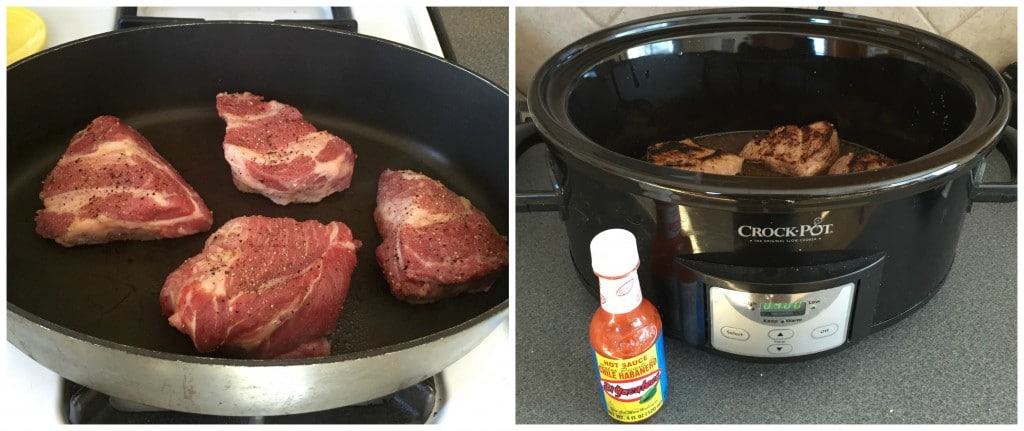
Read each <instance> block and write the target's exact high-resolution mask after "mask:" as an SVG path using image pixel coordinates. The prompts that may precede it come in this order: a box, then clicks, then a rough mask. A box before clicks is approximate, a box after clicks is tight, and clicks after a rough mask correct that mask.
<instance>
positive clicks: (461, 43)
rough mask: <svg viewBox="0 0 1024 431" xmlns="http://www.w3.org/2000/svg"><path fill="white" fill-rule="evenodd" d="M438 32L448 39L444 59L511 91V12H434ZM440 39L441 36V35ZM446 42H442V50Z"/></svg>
mask: <svg viewBox="0 0 1024 431" xmlns="http://www.w3.org/2000/svg"><path fill="white" fill-rule="evenodd" d="M431 9H432V10H431V15H432V16H431V18H432V19H433V20H434V27H435V28H438V27H440V28H442V29H443V31H444V33H445V35H447V38H448V48H446V52H445V55H446V56H448V55H449V54H450V57H449V60H453V61H455V62H456V63H458V64H459V65H461V66H462V67H465V68H467V69H469V70H472V71H474V72H476V73H479V74H480V75H481V76H483V77H485V78H487V79H490V80H491V81H493V82H494V83H495V84H498V85H499V86H501V87H502V88H505V89H506V90H507V89H508V9H507V8H503V7H446V8H431ZM438 36H439V39H440V36H441V35H440V33H439V35H438ZM443 45H444V42H442V46H443Z"/></svg>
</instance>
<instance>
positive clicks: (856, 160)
mask: <svg viewBox="0 0 1024 431" xmlns="http://www.w3.org/2000/svg"><path fill="white" fill-rule="evenodd" d="M891 166H896V161H895V160H893V159H890V158H888V157H885V156H883V155H880V154H873V153H861V154H853V153H846V155H845V156H842V157H840V158H839V159H837V160H836V162H835V163H833V164H832V167H831V168H829V170H828V174H829V175H838V174H852V173H854V172H865V171H875V170H878V169H882V168H888V167H891Z"/></svg>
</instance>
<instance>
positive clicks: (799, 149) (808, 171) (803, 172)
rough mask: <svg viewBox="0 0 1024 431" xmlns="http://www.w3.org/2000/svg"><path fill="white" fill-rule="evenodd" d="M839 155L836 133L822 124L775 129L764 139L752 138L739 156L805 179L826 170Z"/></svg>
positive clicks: (825, 124) (837, 134) (824, 123)
mask: <svg viewBox="0 0 1024 431" xmlns="http://www.w3.org/2000/svg"><path fill="white" fill-rule="evenodd" d="M838 155H839V133H836V130H835V128H833V127H832V124H829V123H827V122H825V121H818V122H815V123H811V124H809V125H807V126H804V127H797V126H793V125H789V126H781V127H776V128H774V129H772V130H771V132H769V133H768V136H765V137H760V138H754V139H753V140H751V141H750V142H748V143H747V145H746V146H744V147H743V150H742V151H740V156H741V157H743V158H745V159H748V160H757V161H759V162H761V163H764V165H765V166H767V167H768V169H771V170H772V171H775V172H778V173H780V174H784V175H792V176H798V177H807V176H812V175H818V174H820V173H823V172H825V171H826V170H828V168H829V166H832V162H834V161H835V160H836V157H837V156H838Z"/></svg>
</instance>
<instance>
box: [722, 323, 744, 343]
mask: <svg viewBox="0 0 1024 431" xmlns="http://www.w3.org/2000/svg"><path fill="white" fill-rule="evenodd" d="M722 335H723V336H724V337H725V338H732V339H733V340H740V341H747V339H748V338H750V333H749V332H747V331H744V330H742V329H740V328H733V327H731V326H723V327H722Z"/></svg>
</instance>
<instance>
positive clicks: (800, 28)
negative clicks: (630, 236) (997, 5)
mask: <svg viewBox="0 0 1024 431" xmlns="http://www.w3.org/2000/svg"><path fill="white" fill-rule="evenodd" d="M529 109H530V111H531V114H532V116H533V119H534V123H533V124H528V125H526V126H524V127H522V128H521V129H520V130H518V131H517V132H518V133H517V135H518V136H517V139H518V140H519V145H518V148H517V153H519V154H522V152H523V151H524V150H525V148H527V147H529V146H530V145H532V144H535V143H538V142H541V141H544V142H546V143H547V147H548V149H549V150H550V154H551V158H552V161H553V163H552V168H553V171H554V177H555V179H556V184H555V187H554V190H550V191H533V192H522V193H519V194H518V196H517V207H518V209H519V210H520V211H534V210H559V211H560V212H561V215H562V218H563V220H564V223H565V226H566V229H567V231H568V236H569V240H570V244H571V249H570V252H571V255H572V258H573V262H574V264H575V266H576V270H577V272H578V273H579V275H580V276H581V277H582V279H583V280H584V281H585V283H586V284H587V285H588V286H589V287H590V288H591V289H592V290H596V288H597V281H596V279H595V277H594V275H593V274H592V273H591V270H590V256H589V250H588V244H589V241H590V239H591V238H592V237H593V236H594V235H596V234H597V233H598V232H600V231H602V230H605V229H609V228H625V229H629V230H630V231H632V232H633V233H634V234H635V235H636V237H637V240H638V243H639V244H638V245H639V248H640V252H641V256H646V258H644V259H642V261H643V263H642V265H641V268H640V275H641V279H642V282H643V286H644V292H645V294H646V295H647V296H649V297H650V299H651V300H652V301H653V302H654V303H655V304H656V305H657V306H658V308H659V310H660V311H661V313H662V317H663V320H664V322H665V330H666V333H667V334H668V335H669V336H672V337H676V338H680V339H683V340H685V341H686V342H687V343H689V344H692V345H694V346H699V347H702V348H707V349H710V350H713V351H715V352H719V353H722V354H724V355H727V356H732V357H736V358H743V359H752V360H766V361H786V360H796V359H807V358H812V357H816V356H820V355H823V354H826V353H830V352H834V351H836V350H837V349H839V348H843V347H845V346H848V345H850V344H851V343H853V342H856V341H857V340H859V339H861V338H863V337H865V336H866V335H867V334H869V333H871V332H872V331H876V330H878V329H880V328H883V327H885V326H887V325H889V324H891V323H894V322H896V321H898V320H900V319H902V318H904V317H905V316H907V315H908V314H909V313H911V312H912V311H914V310H916V309H918V308H919V307H921V306H922V305H923V304H925V303H926V302H927V301H928V300H929V299H930V298H931V297H932V296H933V295H934V294H935V292H936V291H937V290H938V289H939V287H940V286H941V285H942V284H943V281H944V279H945V277H946V275H947V273H948V272H949V269H950V266H951V265H952V262H953V258H954V255H955V254H956V247H957V241H958V238H959V234H960V229H961V226H962V224H963V220H964V217H965V214H966V213H967V212H969V211H970V209H971V205H972V204H973V203H975V202H995V201H999V202H1006V201H1013V200H1016V183H1015V181H1014V182H1012V183H998V184H993V183H983V182H982V181H981V178H982V177H981V173H982V171H983V169H984V157H985V156H986V155H987V154H988V153H989V152H990V151H991V150H992V149H993V148H995V147H996V146H997V144H998V145H1000V146H1003V147H1005V149H1006V151H1005V153H1006V154H1007V155H1013V154H1016V149H1015V147H1016V138H1015V136H1016V134H1015V132H1014V131H1013V129H1010V128H1007V127H1006V124H1007V120H1008V118H1009V115H1010V110H1011V100H1010V91H1009V89H1008V88H1007V85H1006V83H1005V82H1004V81H1003V80H1002V79H1001V78H1000V77H999V75H998V74H997V73H996V71H994V70H993V69H992V68H991V67H990V66H989V65H987V64H986V63H985V62H984V61H983V60H982V59H980V58H979V57H978V56H977V55H975V54H973V53H972V52H970V51H968V50H966V49H965V48H963V47H962V46H959V45H957V44H955V43H953V42H951V41H949V40H946V39H944V38H941V37H939V36H936V35H933V34H930V33H927V32H924V31H921V30H918V29H915V28H911V27H908V26H904V25H900V24H895V23H891V22H887V21H882V20H878V19H872V18H866V17H860V16H855V15H848V14H840V13H832V12H824V11H816V10H798V9H718V10H708V11H700V12H691V13H679V14H671V15H661V16H656V17H653V18H648V19H644V20H641V21H633V22H629V23H625V24H622V25H619V26H616V27H613V28H609V29H606V30H603V31H601V32H598V33H595V34H593V35H590V36H588V37H585V38H583V39H581V40H579V41H577V42H575V43H573V44H572V45H570V46H568V47H566V48H565V49H563V50H562V51H560V52H558V53H557V54H556V55H555V56H554V57H552V58H551V59H550V60H549V61H548V62H547V63H545V64H544V65H543V66H542V67H541V69H540V71H539V72H538V73H537V75H536V78H535V79H534V82H533V85H532V87H531V88H530V90H529ZM818 120H826V121H829V122H831V123H832V124H834V125H835V127H836V129H837V130H838V132H839V134H840V137H841V138H842V139H844V140H847V141H850V142H853V143H856V144H858V145H860V146H863V147H867V148H869V149H871V150H874V151H877V152H880V153H882V154H885V155H887V156H889V157H892V158H895V159H897V160H899V161H900V162H901V163H900V164H899V165H897V166H895V167H892V168H888V169H882V170H877V171H871V172H862V173H854V174H846V175H831V176H815V177H801V178H796V177H756V176H725V175H714V174H701V173H695V172H687V171H681V170H676V169H672V168H668V167H662V166H657V165H653V164H650V163H647V162H644V161H643V160H642V158H643V154H644V150H645V148H646V147H647V146H648V145H651V144H653V143H656V142H661V141H667V140H678V139H682V138H685V137H699V136H707V135H712V134H718V133H724V132H734V131H758V130H767V129H770V128H772V127H774V126H778V125H782V124H798V125H802V124H808V123H811V122H814V121H818ZM534 125H535V127H536V128H535V129H534V128H533V127H534ZM538 129H539V132H540V133H539V134H538V133H536V131H537V130H538ZM1010 163H1011V165H1014V164H1015V160H1011V161H1010Z"/></svg>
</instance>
